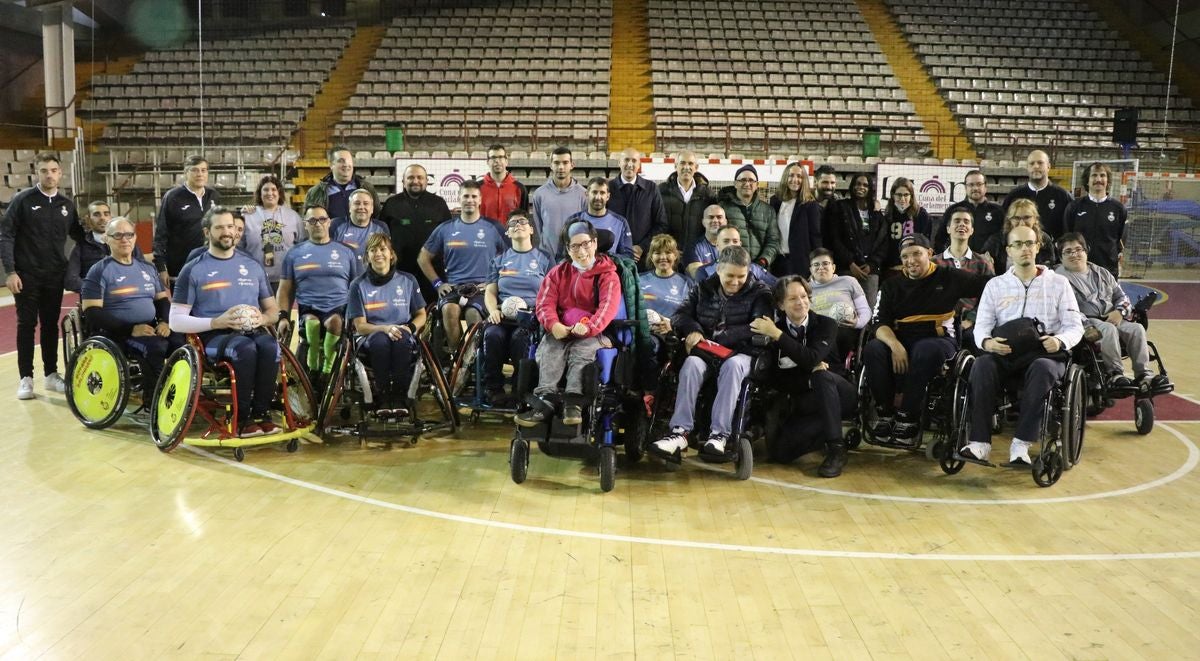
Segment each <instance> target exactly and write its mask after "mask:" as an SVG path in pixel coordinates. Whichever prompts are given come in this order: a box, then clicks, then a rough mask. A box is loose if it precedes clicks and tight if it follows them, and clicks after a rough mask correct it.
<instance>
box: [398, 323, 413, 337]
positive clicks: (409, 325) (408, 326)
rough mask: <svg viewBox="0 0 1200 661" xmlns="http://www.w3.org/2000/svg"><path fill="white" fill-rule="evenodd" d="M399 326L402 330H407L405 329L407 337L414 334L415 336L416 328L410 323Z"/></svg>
mask: <svg viewBox="0 0 1200 661" xmlns="http://www.w3.org/2000/svg"><path fill="white" fill-rule="evenodd" d="M401 326H403V327H404V328H407V329H408V334H409V335H416V334H417V327H416V326H414V325H413V324H412V322H409V323H407V324H401Z"/></svg>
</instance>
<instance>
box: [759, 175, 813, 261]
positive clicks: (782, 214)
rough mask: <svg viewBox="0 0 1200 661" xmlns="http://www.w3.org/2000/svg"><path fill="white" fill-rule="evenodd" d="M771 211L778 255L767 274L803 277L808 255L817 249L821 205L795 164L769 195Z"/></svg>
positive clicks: (806, 176) (806, 177)
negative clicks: (774, 222) (776, 233)
mask: <svg viewBox="0 0 1200 661" xmlns="http://www.w3.org/2000/svg"><path fill="white" fill-rule="evenodd" d="M771 208H773V209H775V219H776V222H777V223H778V224H779V256H778V257H776V258H775V263H774V264H772V265H771V273H774V274H775V275H781V276H782V275H793V274H795V275H801V276H804V277H805V278H807V277H808V276H809V268H808V254H809V253H810V252H812V251H813V250H815V249H817V248H820V247H821V205H820V204H818V203H817V201H816V196H815V195H814V194H813V190H812V186H811V184H810V183H809V181H808V172H807V171H806V170H805V169H804V166H803V165H801V164H800V163H799V162H795V163H789V164H788V166H787V167H786V168H784V170H783V177H782V178H781V179H780V180H779V188H778V190H777V191H776V192H775V194H774V195H772V196H771Z"/></svg>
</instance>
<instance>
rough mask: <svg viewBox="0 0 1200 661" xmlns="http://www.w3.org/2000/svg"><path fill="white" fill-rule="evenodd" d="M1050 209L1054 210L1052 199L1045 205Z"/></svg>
mask: <svg viewBox="0 0 1200 661" xmlns="http://www.w3.org/2000/svg"><path fill="white" fill-rule="evenodd" d="M1046 206H1047V207H1049V209H1050V210H1051V211H1054V200H1050V204H1047V205H1046Z"/></svg>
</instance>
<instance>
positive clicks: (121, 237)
mask: <svg viewBox="0 0 1200 661" xmlns="http://www.w3.org/2000/svg"><path fill="white" fill-rule="evenodd" d="M135 236H137V234H136V233H134V232H113V233H112V234H109V235H108V238H110V239H116V240H117V241H128V240H130V239H132V238H133V237H135Z"/></svg>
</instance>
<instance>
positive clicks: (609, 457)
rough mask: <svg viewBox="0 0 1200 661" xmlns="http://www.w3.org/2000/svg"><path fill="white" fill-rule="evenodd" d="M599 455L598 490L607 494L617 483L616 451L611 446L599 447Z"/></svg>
mask: <svg viewBox="0 0 1200 661" xmlns="http://www.w3.org/2000/svg"><path fill="white" fill-rule="evenodd" d="M599 455H600V456H599V458H600V490H601V491H603V492H604V493H608V492H609V491H612V490H613V486H615V485H616V481H617V451H616V450H615V449H614V448H613V447H612V446H611V445H605V446H601V448H600V453H599Z"/></svg>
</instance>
